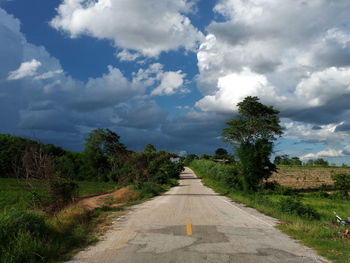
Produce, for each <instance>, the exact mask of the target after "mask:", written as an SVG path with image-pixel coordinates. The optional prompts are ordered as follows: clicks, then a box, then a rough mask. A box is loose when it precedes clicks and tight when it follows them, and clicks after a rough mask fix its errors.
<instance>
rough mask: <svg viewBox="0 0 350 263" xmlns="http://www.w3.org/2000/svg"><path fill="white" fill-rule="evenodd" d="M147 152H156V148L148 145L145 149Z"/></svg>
mask: <svg viewBox="0 0 350 263" xmlns="http://www.w3.org/2000/svg"><path fill="white" fill-rule="evenodd" d="M144 151H145V152H150V153H151V152H156V151H157V150H156V147H154V145H153V144H146V146H145V149H144Z"/></svg>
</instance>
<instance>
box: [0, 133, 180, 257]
mask: <svg viewBox="0 0 350 263" xmlns="http://www.w3.org/2000/svg"><path fill="white" fill-rule="evenodd" d="M182 170H183V165H182V163H181V162H180V159H179V158H178V156H177V155H175V154H173V153H170V152H167V151H157V150H156V149H155V147H154V146H153V145H146V147H145V149H144V150H143V151H141V152H133V151H131V150H129V149H127V148H126V147H125V146H124V145H123V144H122V143H121V142H120V137H119V136H118V135H117V134H116V133H114V132H113V131H111V130H108V129H96V130H93V131H92V132H91V133H90V134H89V137H88V138H87V139H86V143H85V147H84V151H83V152H71V151H67V150H64V149H62V148H60V147H56V146H54V145H45V144H42V143H39V142H36V141H33V140H29V139H24V138H20V137H16V136H11V135H0V185H1V187H0V255H1V256H0V263H5V262H6V263H12V262H57V261H61V260H65V259H68V258H69V257H70V255H71V254H72V253H73V252H74V251H75V250H76V249H79V248H81V247H83V246H85V245H87V244H90V243H91V242H94V241H95V240H96V234H97V232H96V229H99V228H96V226H99V225H101V224H102V223H103V222H107V221H108V220H109V219H108V218H110V216H112V215H114V216H115V215H118V214H120V213H121V212H122V210H123V208H124V207H125V206H128V205H130V204H135V203H137V202H140V201H142V200H145V199H147V198H150V197H152V196H155V195H158V194H159V193H161V192H163V191H165V190H167V189H169V188H170V187H171V186H173V185H176V184H177V179H178V178H179V175H180V173H181V171H182ZM101 194H104V195H103V196H101V198H100V197H99V196H97V195H101ZM94 196H97V197H96V198H94ZM87 197H90V198H87ZM102 197H103V198H102ZM111 212H113V214H111Z"/></svg>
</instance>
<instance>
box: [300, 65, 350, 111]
mask: <svg viewBox="0 0 350 263" xmlns="http://www.w3.org/2000/svg"><path fill="white" fill-rule="evenodd" d="M295 94H296V95H297V97H298V98H300V99H303V100H306V103H308V104H309V105H310V106H323V105H325V104H326V103H327V102H329V101H332V100H335V99H337V98H338V97H340V96H344V95H350V67H347V68H336V67H331V68H327V69H325V70H323V71H319V72H313V73H312V74H310V76H308V77H307V78H304V79H302V80H301V81H300V83H299V84H298V85H297V87H296V90H295Z"/></svg>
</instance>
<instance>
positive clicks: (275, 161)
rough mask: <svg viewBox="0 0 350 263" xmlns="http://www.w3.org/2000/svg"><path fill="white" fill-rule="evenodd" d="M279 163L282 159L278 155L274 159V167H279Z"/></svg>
mask: <svg viewBox="0 0 350 263" xmlns="http://www.w3.org/2000/svg"><path fill="white" fill-rule="evenodd" d="M281 161H282V157H281V156H279V155H278V156H276V157H275V159H274V161H273V163H274V164H275V165H280V164H281Z"/></svg>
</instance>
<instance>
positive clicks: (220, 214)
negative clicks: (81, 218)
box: [70, 168, 327, 263]
mask: <svg viewBox="0 0 350 263" xmlns="http://www.w3.org/2000/svg"><path fill="white" fill-rule="evenodd" d="M276 224H277V221H276V220H275V219H273V218H270V217H267V216H265V215H262V214H260V213H259V212H257V211H256V210H254V209H251V208H246V207H244V206H242V205H239V204H237V203H233V202H231V201H230V200H229V199H227V198H226V197H223V196H220V195H218V194H216V193H215V192H213V190H211V189H210V188H207V187H205V186H203V185H202V183H201V181H200V180H199V179H198V178H197V177H196V176H195V174H194V173H193V172H192V171H191V170H190V169H189V168H186V170H185V171H184V172H183V173H182V174H181V180H180V185H179V186H177V187H174V188H172V189H170V190H169V191H168V192H167V193H165V194H163V195H161V196H158V197H156V198H154V199H152V200H150V201H147V202H145V203H142V204H140V205H136V206H134V207H132V208H131V210H130V211H129V212H128V213H127V214H126V215H125V216H124V217H123V218H121V219H120V220H117V221H116V222H115V223H114V225H113V229H112V230H111V231H109V232H108V233H107V234H106V235H105V236H104V238H103V239H102V240H101V241H100V242H98V243H97V244H96V245H94V246H91V247H89V248H88V249H86V250H84V251H81V252H80V253H78V254H77V255H76V256H75V257H74V258H73V260H71V261H70V262H72V263H77V262H81V263H83V262H84V263H89V262H96V263H97V262H98V263H107V262H108V263H109V262H123V263H124V262H133V263H134V262H135V263H138V262H140V263H141V262H142V263H148V262H150V263H151V262H152V263H154V262H181V263H186V262H244V263H249V262H304V263H306V262H327V261H326V260H324V259H323V258H321V257H319V256H317V255H316V254H315V253H314V252H313V251H312V250H311V249H309V248H307V247H305V246H302V245H300V244H299V243H298V242H296V241H294V240H293V239H291V238H289V237H288V236H287V235H285V234H283V233H282V232H280V231H279V230H277V229H276V228H274V226H275V225H276Z"/></svg>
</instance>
